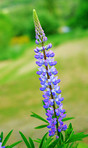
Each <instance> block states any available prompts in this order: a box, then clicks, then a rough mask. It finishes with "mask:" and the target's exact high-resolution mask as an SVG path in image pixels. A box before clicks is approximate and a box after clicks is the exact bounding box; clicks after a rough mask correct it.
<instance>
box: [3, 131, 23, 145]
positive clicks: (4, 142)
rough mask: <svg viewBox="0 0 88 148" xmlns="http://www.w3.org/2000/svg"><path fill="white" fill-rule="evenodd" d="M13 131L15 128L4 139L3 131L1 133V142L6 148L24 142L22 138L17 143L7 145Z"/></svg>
mask: <svg viewBox="0 0 88 148" xmlns="http://www.w3.org/2000/svg"><path fill="white" fill-rule="evenodd" d="M12 132H13V130H11V131H10V132H9V133H8V134H7V136H6V137H5V139H4V140H3V132H1V135H0V138H1V140H0V142H1V143H2V146H5V148H13V147H14V146H16V145H17V144H19V143H21V142H22V140H20V141H18V142H15V143H13V144H11V145H7V146H6V143H7V142H8V140H9V138H10V136H11V134H12Z"/></svg>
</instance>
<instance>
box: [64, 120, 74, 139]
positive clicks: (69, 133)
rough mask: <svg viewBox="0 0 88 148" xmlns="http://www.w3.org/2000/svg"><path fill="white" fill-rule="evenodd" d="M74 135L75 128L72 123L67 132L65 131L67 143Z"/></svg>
mask: <svg viewBox="0 0 88 148" xmlns="http://www.w3.org/2000/svg"><path fill="white" fill-rule="evenodd" d="M72 134H73V128H72V124H71V123H70V124H69V126H68V128H67V130H66V131H65V141H67V140H68V139H69V138H70V136H71V135H72Z"/></svg>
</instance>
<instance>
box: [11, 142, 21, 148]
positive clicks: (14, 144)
mask: <svg viewBox="0 0 88 148" xmlns="http://www.w3.org/2000/svg"><path fill="white" fill-rule="evenodd" d="M21 142H22V140H20V141H18V142H15V143H13V144H11V145H10V147H11V148H12V147H14V146H16V145H17V144H19V143H21Z"/></svg>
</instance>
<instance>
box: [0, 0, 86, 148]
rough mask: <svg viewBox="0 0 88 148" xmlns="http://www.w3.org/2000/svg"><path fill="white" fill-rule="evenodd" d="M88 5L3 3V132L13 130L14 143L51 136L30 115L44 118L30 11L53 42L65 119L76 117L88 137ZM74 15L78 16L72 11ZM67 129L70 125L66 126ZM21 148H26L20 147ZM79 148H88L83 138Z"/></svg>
mask: <svg viewBox="0 0 88 148" xmlns="http://www.w3.org/2000/svg"><path fill="white" fill-rule="evenodd" d="M86 2H87V1H86V0H84V1H82V0H76V1H74V2H73V1H72V0H67V3H66V2H65V0H63V2H62V1H61V0H60V1H58V0H56V2H55V1H54V0H52V2H51V1H50V0H49V1H47V0H43V1H39V0H38V1H36V0H34V1H32V0H19V1H17V0H13V1H11V0H3V1H2V2H0V8H1V9H0V132H1V131H3V132H4V133H5V135H6V134H7V133H8V132H9V131H10V130H11V129H14V132H13V135H12V138H11V139H10V140H9V142H10V143H12V142H13V141H17V140H19V139H21V137H20V135H19V134H18V131H19V130H20V131H22V132H23V133H24V134H25V136H26V137H28V136H31V137H32V138H33V139H36V138H40V137H41V136H43V134H44V133H45V132H46V131H47V129H43V130H35V129H34V127H35V126H37V125H40V124H41V123H42V122H41V123H40V121H38V120H37V119H33V118H32V117H30V114H31V112H32V111H33V112H35V113H38V114H40V115H42V116H44V117H45V118H46V116H45V111H44V109H43V107H42V99H43V98H42V92H40V90H39V88H40V82H39V80H38V78H39V77H38V76H37V74H36V71H37V68H38V66H37V65H36V64H35V59H34V54H35V53H34V48H36V45H35V40H34V36H35V35H34V25H33V19H32V9H33V8H35V9H36V10H37V11H38V15H39V19H40V21H41V24H42V26H43V29H44V30H45V33H46V35H47V36H48V41H47V43H46V44H48V43H50V42H51V43H52V45H53V47H52V50H53V51H54V52H55V60H57V65H56V68H57V70H58V77H59V78H60V79H61V83H60V86H61V90H62V96H63V97H64V102H63V104H64V108H65V109H66V111H67V117H75V119H74V120H72V121H71V122H72V124H73V127H74V130H75V132H79V131H84V132H85V133H88V22H87V21H88V16H87V12H88V9H87V4H86ZM74 10H75V11H74ZM68 124H69V123H68ZM18 147H19V148H22V147H24V148H25V145H23V143H22V144H19V146H18ZM78 148H88V138H85V139H84V141H83V142H82V143H80V144H79V146H78Z"/></svg>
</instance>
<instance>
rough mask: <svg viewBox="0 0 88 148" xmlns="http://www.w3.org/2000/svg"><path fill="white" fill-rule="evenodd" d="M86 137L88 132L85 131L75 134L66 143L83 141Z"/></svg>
mask: <svg viewBox="0 0 88 148" xmlns="http://www.w3.org/2000/svg"><path fill="white" fill-rule="evenodd" d="M85 137H88V134H84V132H81V133H77V134H73V135H72V136H71V137H70V138H69V139H68V141H67V142H66V143H71V142H75V141H81V140H82V139H83V138H85Z"/></svg>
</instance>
